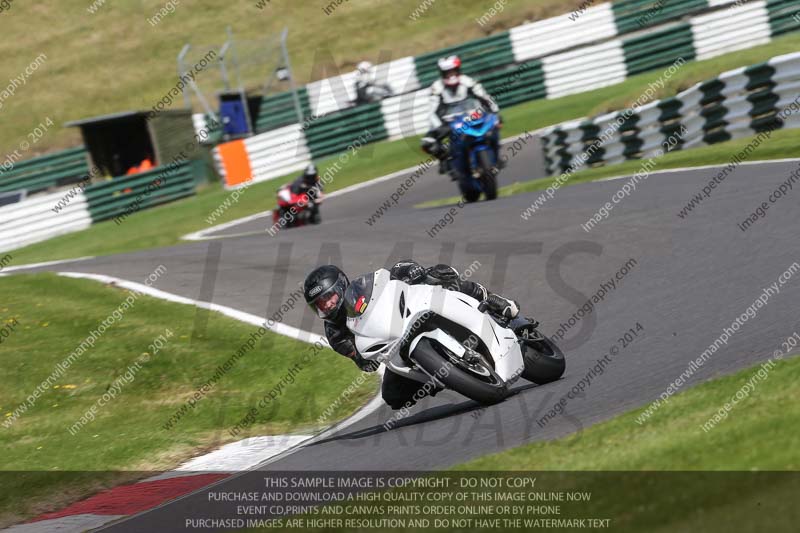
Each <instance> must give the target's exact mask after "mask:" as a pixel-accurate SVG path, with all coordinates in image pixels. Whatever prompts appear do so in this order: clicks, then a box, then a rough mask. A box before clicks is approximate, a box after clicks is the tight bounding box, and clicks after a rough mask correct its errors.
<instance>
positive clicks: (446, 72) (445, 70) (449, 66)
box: [437, 56, 461, 87]
mask: <svg viewBox="0 0 800 533" xmlns="http://www.w3.org/2000/svg"><path fill="white" fill-rule="evenodd" d="M437 65H438V67H439V74H441V76H442V81H443V82H444V84H445V85H447V86H448V87H456V86H457V85H458V84H459V82H460V81H461V80H460V78H459V77H460V75H461V59H460V58H459V57H458V56H447V57H443V58H441V59H440V60H439V61H438V62H437Z"/></svg>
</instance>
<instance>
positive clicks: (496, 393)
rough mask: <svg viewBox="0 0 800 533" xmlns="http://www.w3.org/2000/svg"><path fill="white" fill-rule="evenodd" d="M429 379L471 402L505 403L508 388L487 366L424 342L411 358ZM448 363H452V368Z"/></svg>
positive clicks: (432, 342) (427, 340)
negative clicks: (429, 376) (468, 361)
mask: <svg viewBox="0 0 800 533" xmlns="http://www.w3.org/2000/svg"><path fill="white" fill-rule="evenodd" d="M410 357H411V359H412V360H414V361H416V363H417V364H418V365H419V366H421V367H422V368H423V369H424V370H425V372H427V373H428V374H429V375H431V376H434V377H436V379H437V380H438V381H440V382H441V383H443V384H444V385H445V386H447V388H448V389H452V390H454V391H456V392H458V393H460V394H463V395H464V396H466V397H467V398H469V399H471V400H475V401H476V402H478V403H480V404H483V405H491V404H494V403H497V402H500V401H502V400H503V399H505V397H506V395H507V394H508V389H507V387H506V384H505V383H504V382H503V380H502V379H500V377H499V376H497V374H495V372H494V370H493V369H492V368H491V367H489V366H488V365H486V364H485V363H483V362H482V361H481V362H480V363H475V364H470V363H467V362H466V361H464V360H463V359H461V358H460V357H457V356H456V355H455V354H453V352H451V351H450V350H448V349H447V348H445V347H444V346H442V345H441V344H439V343H438V342H436V341H433V340H431V339H427V338H424V339H421V340H420V341H419V343H418V344H417V346H416V348H414V352H413V353H411V354H410ZM448 363H450V365H449V367H448Z"/></svg>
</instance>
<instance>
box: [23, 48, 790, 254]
mask: <svg viewBox="0 0 800 533" xmlns="http://www.w3.org/2000/svg"><path fill="white" fill-rule="evenodd" d="M798 47H800V34H797V35H788V36H785V37H781V38H780V39H776V40H775V41H773V42H771V43H769V44H766V45H762V46H758V47H755V48H752V49H749V50H743V51H738V52H735V53H732V54H727V55H725V56H721V57H718V58H714V59H710V60H706V61H698V62H690V63H687V64H686V65H684V66H683V67H682V68H681V69H680V70H678V72H677V74H676V75H675V76H673V77H672V78H671V79H670V80H669V81H668V82H667V83H666V84H665V87H664V88H663V89H662V90H660V91H658V92H657V94H656V95H655V98H660V97H663V96H667V95H671V94H675V92H678V91H680V90H683V89H685V88H687V87H689V86H691V85H693V84H694V83H696V82H698V81H701V80H704V79H708V78H711V77H713V76H716V75H718V74H719V73H721V72H724V71H726V70H730V69H732V68H736V67H739V66H743V65H750V64H753V63H757V62H759V61H764V60H766V59H768V58H770V57H773V56H775V55H780V54H783V53H787V52H789V51H793V50H797V49H798ZM659 76H660V72H653V73H647V74H641V75H638V76H635V77H633V78H631V79H629V80H626V81H625V82H623V83H621V84H618V85H615V86H613V87H606V88H604V89H599V90H596V91H592V92H589V93H583V94H576V95H572V96H567V97H564V98H559V99H555V100H536V101H533V102H528V103H525V104H520V105H518V106H514V107H511V108H508V109H505V110H503V119H504V120H505V126H504V130H503V135H504V136H506V137H509V136H512V135H516V134H519V133H522V132H525V131H530V130H535V129H538V128H541V127H544V126H547V125H550V124H554V123H557V122H560V121H563V120H568V119H572V118H577V117H580V116H589V115H592V114H594V113H599V112H604V111H607V110H609V109H612V108H614V109H616V108H621V107H624V106H625V105H627V104H629V103H631V102H633V101H635V100H636V98H638V95H639V94H641V93H642V92H643V91H644V89H645V88H647V86H648V84H649V83H651V82H654V81H655V80H657V79H658V78H659ZM612 103H613V105H612ZM794 135H795V134H794V133H792V132H791V131H786V132H778V133H776V134H775V135H774V136H773V139H772V140H771V141H770V143H768V144H765V145H762V146H761V147H760V148H759V150H758V153H757V155H756V156H755V157H758V158H759V159H769V158H775V157H786V156H787V155H792V154H793V153H795V151H794V147H793V146H792V143H793V139H794ZM740 142H741V141H733V142H732V143H724V144H720V145H716V146H712V147H704V148H701V149H696V150H687V151H686V152H677V153H674V154H669V155H668V156H665V157H664V158H662V159H660V160H659V164H658V166H657V168H659V169H660V168H669V167H668V166H667V165H670V164H672V165H674V166H685V165H693V164H710V163H714V162H718V163H722V162H727V157H728V151H729V150H731V149H732V148H733V146H734V145H736V144H737V143H740ZM424 160H425V154H423V153H422V152H421V151H420V150H419V140H418V137H413V138H407V139H401V140H398V141H392V142H387V141H384V142H379V143H374V144H371V145H366V146H365V147H363V148H362V149H361V150H360V151H359V152H358V155H357V156H355V157H352V158H350V160H349V161H348V162H347V163H346V164H344V165H342V166H341V170H340V171H338V172H337V173H336V174H335V175H334V178H333V182H332V184H331V185H330V186H329V187H328V188H327V190H328V191H333V190H336V189H340V188H343V187H346V186H348V185H352V184H354V183H359V182H363V181H366V180H368V179H371V178H375V177H379V176H382V175H385V174H387V173H390V172H393V171H397V170H401V169H403V168H408V167H413V166H415V165H418V164H419V163H420V162H422V161H424ZM333 162H335V158H329V159H328V160H325V161H321V162H319V166H320V170H321V172H323V173H324V172H325V170H326V169H327V168H328V167H329V166H330V165H331V164H332V163H333ZM639 165H640V163H638V162H636V161H632V162H627V163H625V164H622V165H614V166H608V167H602V168H599V169H590V170H586V171H581V172H577V173H576V174H575V175H574V177H573V178H571V180H570V181H569V182H568V183H581V182H583V181H589V180H592V179H599V178H601V177H607V176H611V175H619V174H624V173H626V172H631V171H635V170H636V169H638V167H639ZM291 177H292V176H286V177H283V178H278V179H275V180H271V181H268V182H264V183H260V184H256V185H253V186H252V187H250V188H249V189H248V190H247V192H245V193H243V194H242V195H241V196H240V199H239V202H238V203H237V204H235V205H233V206H232V207H230V208H229V209H228V210H227V211H226V212H225V214H224V215H223V216H221V217H219V218H218V219H217V220H215V221H214V224H220V223H223V222H226V221H230V220H234V219H236V218H239V217H243V216H247V215H251V214H254V213H258V212H261V211H265V210H267V209H271V208H272V207H274V205H275V203H274V197H275V190H276V189H277V188H278V187H279V186H280V185H281V184H282V183H284V182H285V181H286V180H287V179H290V178H291ZM548 184H549V183H548V181H547V180H540V181H534V182H528V183H523V184H512V185H510V186H508V187H504V188H501V190H500V194H501V196H507V195H510V194H516V193H520V192H530V191H534V190H540V189H542V188H546V187H547V185H548ZM229 194H230V192H228V191H225V190H224V189H223V188H222V187H221V186H219V185H213V186H209V187H206V188H204V189H202V190H200V191H199V192H198V195H197V196H195V197H192V198H189V199H186V200H181V201H178V202H174V203H172V204H169V205H167V206H162V207H157V208H154V209H149V210H146V211H142V212H140V213H136V214H134V215H132V216H130V217H129V218H128V219H126V220H125V222H124V223H123V224H122V225H120V226H117V225H116V224H114V223H113V222H104V223H100V224H97V225H94V226H92V227H91V228H89V229H87V230H84V231H81V232H77V233H73V234H69V235H65V236H62V237H57V238H54V239H50V240H48V241H45V242H42V243H38V244H34V245H31V246H27V247H25V248H22V249H19V250H16V251H14V252H13V253H12V255H13V263H12V264H15V265H20V264H25V263H32V262H38V261H49V260H55V259H67V258H75V257H82V256H87V255H108V254H114V253H122V252H129V251H135V250H143V249H148V248H153V247H161V246H170V245H174V244H178V243H180V242H181V240H180V237H181V236H182V235H185V234H187V233H191V232H194V231H198V230H200V229H203V228H207V227H209V225H208V224H207V223H206V221H205V219H206V217H208V216H209V215H210V214H211V213H212V212H213V211H214V210H215V209H216V208H217V207H218V206H219V205H220V204H221V203H222V202H223V201H224V200H225V199H226V197H227V196H228V195H229ZM456 201H457V197H452V198H446V199H443V200H435V201H433V202H431V203H430V204H425V205H443V204H449V203H455V202H456ZM323 215H324V207H323Z"/></svg>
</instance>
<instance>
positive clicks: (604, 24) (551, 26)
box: [509, 3, 617, 63]
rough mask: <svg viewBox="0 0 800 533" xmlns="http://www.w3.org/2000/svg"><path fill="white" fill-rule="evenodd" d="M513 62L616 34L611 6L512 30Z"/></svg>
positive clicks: (593, 8)
mask: <svg viewBox="0 0 800 533" xmlns="http://www.w3.org/2000/svg"><path fill="white" fill-rule="evenodd" d="M509 33H510V38H511V46H512V48H513V50H514V60H515V61H517V62H518V63H519V62H522V61H528V60H530V59H535V58H538V57H543V56H546V55H548V54H552V53H555V52H560V51H562V50H566V49H567V48H573V47H575V46H579V45H582V44H587V43H592V42H598V41H603V40H605V39H609V38H611V37H615V36H616V35H617V24H616V22H615V20H614V10H613V9H612V8H611V3H606V4H600V5H599V6H594V7H589V8H588V9H586V11H584V12H583V13H580V12H578V11H575V12H573V13H567V14H564V15H560V16H557V17H552V18H549V19H545V20H540V21H537V22H531V23H529V24H524V25H522V26H517V27H515V28H511V30H510V31H509Z"/></svg>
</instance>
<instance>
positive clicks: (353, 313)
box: [344, 273, 375, 318]
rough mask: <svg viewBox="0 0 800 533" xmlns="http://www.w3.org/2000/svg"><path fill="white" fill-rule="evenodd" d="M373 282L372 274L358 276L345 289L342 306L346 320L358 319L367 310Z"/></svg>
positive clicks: (373, 276)
mask: <svg viewBox="0 0 800 533" xmlns="http://www.w3.org/2000/svg"><path fill="white" fill-rule="evenodd" d="M374 282H375V274H374V273H369V274H365V275H363V276H359V277H357V278H356V279H354V280H353V281H351V282H350V286H349V287H347V291H346V292H345V293H344V306H345V310H346V311H347V317H348V318H356V317H359V316H361V315H363V314H364V311H366V310H367V306H368V305H369V301H370V299H371V298H372V287H373V286H374Z"/></svg>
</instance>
